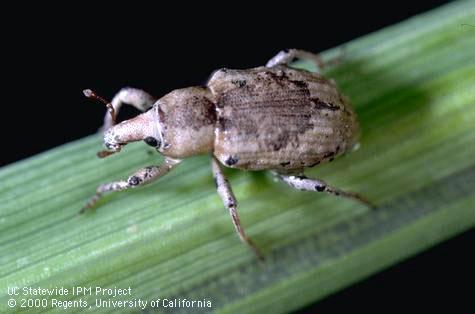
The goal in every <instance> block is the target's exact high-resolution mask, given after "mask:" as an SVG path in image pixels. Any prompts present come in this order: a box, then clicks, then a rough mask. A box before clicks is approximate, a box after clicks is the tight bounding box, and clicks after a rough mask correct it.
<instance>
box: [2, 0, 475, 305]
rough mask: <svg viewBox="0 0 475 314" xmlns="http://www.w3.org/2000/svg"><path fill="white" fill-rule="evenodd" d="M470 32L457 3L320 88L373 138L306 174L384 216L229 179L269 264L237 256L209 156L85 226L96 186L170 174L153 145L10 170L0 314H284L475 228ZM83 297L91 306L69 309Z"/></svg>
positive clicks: (471, 11)
mask: <svg viewBox="0 0 475 314" xmlns="http://www.w3.org/2000/svg"><path fill="white" fill-rule="evenodd" d="M474 21H475V2H474V1H459V2H453V3H450V4H448V5H445V6H443V7H441V8H439V9H436V10H433V11H431V12H429V13H426V14H423V15H419V16H416V17H414V18H411V19H409V20H407V21H404V22H402V23H400V24H398V25H395V26H393V27H389V28H386V29H383V30H381V31H378V32H376V33H373V34H371V35H368V36H365V37H363V38H359V39H356V40H354V41H352V42H350V43H348V44H345V45H344V46H343V47H338V48H335V49H332V50H330V51H327V52H325V53H324V54H323V57H324V58H332V57H334V56H337V55H340V54H343V56H344V57H343V60H342V62H341V63H340V64H338V65H337V66H335V67H333V68H331V69H329V70H328V71H326V73H325V75H326V76H328V77H331V78H334V79H335V80H336V82H337V84H338V86H339V87H340V89H341V90H342V91H343V93H344V94H345V95H347V96H348V97H349V98H350V99H351V101H352V103H353V104H354V107H355V109H356V111H357V112H358V115H359V117H360V122H361V126H362V131H363V133H362V134H363V137H362V140H361V148H360V149H359V150H358V151H356V152H354V153H351V154H348V155H346V156H344V157H341V158H338V159H336V160H335V161H334V162H332V163H329V164H324V165H321V166H318V167H315V168H312V169H311V170H309V171H308V172H307V174H308V175H309V176H313V177H317V178H322V179H324V180H326V181H327V182H330V183H332V184H333V185H335V186H338V187H341V188H344V189H347V190H352V191H357V192H359V193H361V194H363V195H365V196H367V197H368V198H370V199H371V200H373V201H374V202H375V203H377V204H379V205H380V208H379V209H378V210H376V211H371V210H369V209H368V208H365V207H364V206H362V205H360V204H357V203H355V202H352V201H350V200H346V199H341V198H336V197H332V196H328V195H321V194H315V193H310V192H299V191H294V190H292V189H289V188H288V187H287V186H285V185H283V184H281V183H276V182H274V181H273V179H272V178H271V177H270V176H268V175H267V174H265V173H253V172H239V171H232V170H227V174H228V175H229V179H230V181H231V184H232V185H233V188H234V192H235V194H236V197H237V198H238V200H239V204H240V207H239V210H240V215H241V220H242V223H243V225H244V226H245V228H246V230H247V232H248V234H249V235H250V236H251V237H252V238H253V239H254V240H255V242H256V243H257V245H258V246H259V247H261V248H262V250H263V251H264V254H265V255H266V258H267V260H266V262H265V264H261V263H259V262H258V261H257V260H256V258H255V257H254V256H253V254H252V252H251V251H250V250H248V248H247V247H245V246H244V245H243V244H241V243H240V241H239V240H238V238H237V236H236V234H235V232H234V229H233V226H232V224H231V220H230V217H229V216H228V213H227V211H226V210H225V209H224V208H223V205H222V203H221V201H220V199H219V197H218V195H217V193H216V192H215V188H214V184H213V180H212V176H211V170H210V164H209V157H208V156H200V157H194V158H190V159H189V160H186V162H184V163H183V164H181V165H180V166H179V167H178V168H177V169H176V170H174V171H173V172H171V173H170V174H169V175H167V176H166V177H164V178H163V179H161V180H160V181H159V182H157V183H155V184H152V185H149V186H147V187H144V188H141V189H135V190H131V191H125V192H121V193H115V194H112V195H109V196H108V197H106V198H105V199H104V200H102V201H101V202H100V204H99V205H100V206H99V208H98V209H97V210H95V211H91V212H89V213H87V214H85V215H82V216H78V215H77V212H78V210H79V209H80V208H81V206H82V205H83V204H84V203H85V201H86V200H87V199H88V198H89V197H90V196H91V195H92V194H93V193H94V190H95V187H96V186H97V185H98V184H100V183H103V182H108V181H111V180H116V179H120V178H124V177H126V176H127V175H128V174H129V173H131V172H132V171H133V170H135V169H137V168H140V167H142V166H145V165H152V164H157V163H159V162H160V161H161V159H158V158H157V156H156V155H155V154H150V152H149V149H147V148H146V147H145V146H144V145H143V143H135V144H131V145H128V146H127V147H126V148H125V149H124V150H123V152H122V153H120V154H118V155H116V156H112V157H110V158H107V159H103V160H101V159H97V158H95V156H94V155H95V152H96V151H97V150H99V149H100V147H101V136H100V135H99V134H98V135H93V136H90V137H87V138H84V139H81V140H79V141H76V142H72V143H68V144H66V145H63V146H61V147H58V148H55V149H53V150H50V151H47V152H45V153H42V154H39V155H37V156H34V157H32V158H29V159H26V160H23V161H20V162H17V163H15V164H12V165H9V166H6V167H3V168H2V169H0V312H5V311H18V312H19V311H32V312H48V311H52V312H62V311H63V308H62V307H55V306H53V305H52V302H53V300H54V299H57V300H60V301H63V302H64V301H68V300H71V301H76V302H77V301H78V300H81V301H84V302H87V305H88V306H87V307H85V308H82V307H80V306H79V305H78V304H70V306H74V307H71V308H69V310H70V311H78V312H80V311H89V305H91V306H92V308H94V307H95V306H96V303H95V302H96V300H101V299H102V300H112V301H117V300H129V301H134V300H135V301H137V300H138V299H140V300H142V301H147V302H148V303H147V308H146V309H145V312H155V311H160V312H188V311H190V308H186V307H172V308H170V307H163V303H160V307H158V308H157V307H153V306H151V305H152V304H151V301H152V300H156V299H158V298H160V299H161V300H163V299H169V300H173V299H175V298H176V299H185V298H186V299H187V300H206V301H210V302H211V304H212V307H211V308H202V309H201V310H203V311H218V312H222V313H262V312H263V311H264V310H265V312H268V313H284V312H287V311H290V310H295V309H298V308H300V307H302V306H304V305H306V304H308V303H310V302H315V301H316V300H319V299H321V298H323V297H325V296H327V295H328V294H330V293H333V292H335V291H337V290H340V289H342V288H344V287H346V286H348V285H350V284H352V283H354V282H356V281H358V280H361V279H363V278H365V277H367V276H369V275H371V274H374V273H375V272H377V271H379V270H381V269H384V268H386V267H388V266H390V265H393V264H395V263H397V262H399V261H401V260H403V259H405V258H407V257H409V256H411V255H414V254H416V253H418V252H420V251H422V250H424V249H427V248H428V247H431V246H433V245H435V244H436V243H438V242H440V241H443V240H445V239H447V238H450V237H452V236H454V235H456V234H458V233H460V232H463V231H464V230H467V229H469V228H472V227H473V226H474V224H475V211H474V207H475V206H474V204H475V189H474V186H475V144H474V143H475V122H474V121H475V30H474V28H473V27H468V26H466V25H464V24H473V23H474ZM309 40H312V39H309ZM313 40H317V39H313ZM300 66H304V67H309V65H306V64H301V65H300ZM78 286H80V287H92V288H93V292H92V294H91V295H73V294H72V289H73V287H78ZM9 287H10V288H13V287H20V288H22V287H35V288H37V287H42V288H54V287H58V288H60V287H64V288H67V289H69V294H68V295H66V296H61V295H52V296H49V295H47V296H42V297H41V298H45V299H46V300H47V302H48V304H47V306H46V307H44V308H42V307H40V308H38V307H36V308H35V307H33V308H21V307H20V305H21V304H20V303H21V302H22V301H21V299H22V298H23V299H24V298H27V297H30V296H24V295H23V291H20V295H18V296H10V295H8V289H7V288H9ZM95 287H102V288H114V287H117V288H128V287H131V292H132V293H131V295H130V296H122V297H121V296H117V297H115V298H113V297H109V296H107V295H106V296H101V295H96V293H95V292H96V291H95ZM10 292H11V291H10ZM9 299H14V300H16V302H17V305H16V306H15V307H14V308H10V307H8V304H7V301H8V300H9ZM58 304H59V303H56V305H58ZM83 304H84V303H83ZM133 304H136V303H132V304H129V303H127V305H133ZM101 310H102V311H104V312H108V311H110V312H113V311H116V310H118V308H114V307H109V308H101ZM123 310H124V311H127V312H139V311H140V308H138V307H129V306H126V307H125V308H123Z"/></svg>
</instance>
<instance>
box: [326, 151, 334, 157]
mask: <svg viewBox="0 0 475 314" xmlns="http://www.w3.org/2000/svg"><path fill="white" fill-rule="evenodd" d="M332 156H335V152H328V153H326V154H325V155H323V158H328V157H332Z"/></svg>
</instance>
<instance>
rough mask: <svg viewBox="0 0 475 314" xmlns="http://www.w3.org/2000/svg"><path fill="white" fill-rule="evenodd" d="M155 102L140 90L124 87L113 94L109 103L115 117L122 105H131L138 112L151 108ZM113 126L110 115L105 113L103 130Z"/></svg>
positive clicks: (153, 98)
mask: <svg viewBox="0 0 475 314" xmlns="http://www.w3.org/2000/svg"><path fill="white" fill-rule="evenodd" d="M155 101H156V98H155V97H153V96H151V95H150V94H149V93H147V92H145V91H143V90H141V89H137V88H132V87H124V88H122V89H121V90H120V91H119V92H118V93H117V94H115V96H114V98H112V101H111V103H112V107H114V110H115V114H116V115H117V114H118V113H119V110H120V107H122V105H123V104H129V105H132V106H134V107H135V108H137V109H138V110H140V111H147V110H148V109H150V108H151V107H152V106H153V104H154V103H155ZM113 125H114V121H113V120H112V117H111V115H110V114H109V113H106V116H105V117H104V126H103V130H104V131H105V130H107V129H109V128H110V127H111V126H113Z"/></svg>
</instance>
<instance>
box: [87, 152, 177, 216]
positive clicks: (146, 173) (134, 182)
mask: <svg viewBox="0 0 475 314" xmlns="http://www.w3.org/2000/svg"><path fill="white" fill-rule="evenodd" d="M180 162H181V161H180V160H176V159H171V158H166V159H165V161H164V162H163V163H162V164H161V165H159V166H149V167H145V168H142V169H139V170H137V171H136V172H135V173H133V174H132V175H131V176H129V177H128V178H127V180H120V181H114V182H109V183H104V184H101V185H99V186H98V187H97V189H96V194H95V195H94V196H92V197H91V198H90V199H89V201H88V202H87V203H86V205H84V207H83V208H81V210H80V211H79V214H82V213H84V212H85V211H86V210H88V209H90V208H93V207H94V205H96V203H97V202H98V201H99V200H100V199H101V198H102V197H103V196H104V195H105V194H106V193H108V192H114V191H122V190H127V189H131V188H136V187H139V186H143V185H146V184H148V183H151V182H153V181H155V180H157V179H159V178H160V177H163V176H164V175H166V174H167V173H168V172H170V170H172V169H173V168H174V167H176V166H177V165H178V164H179V163H180Z"/></svg>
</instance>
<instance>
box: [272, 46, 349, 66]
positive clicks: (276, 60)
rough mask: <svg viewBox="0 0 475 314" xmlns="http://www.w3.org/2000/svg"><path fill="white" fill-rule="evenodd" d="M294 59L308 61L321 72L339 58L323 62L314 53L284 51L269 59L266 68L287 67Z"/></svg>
mask: <svg viewBox="0 0 475 314" xmlns="http://www.w3.org/2000/svg"><path fill="white" fill-rule="evenodd" d="M295 59H302V60H310V61H312V62H313V63H315V65H316V66H317V67H318V68H319V69H320V70H322V69H323V68H325V67H326V66H328V65H331V64H335V63H338V62H339V61H340V59H341V57H337V58H335V59H332V60H329V61H326V62H324V61H323V60H322V58H320V56H319V55H318V54H315V53H311V52H308V51H305V50H300V49H284V50H282V51H280V52H279V53H278V54H276V55H275V56H274V57H273V58H272V59H270V60H269V61H268V62H267V64H266V67H268V68H271V67H273V66H276V65H288V64H290V63H291V62H292V61H294V60H295Z"/></svg>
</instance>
